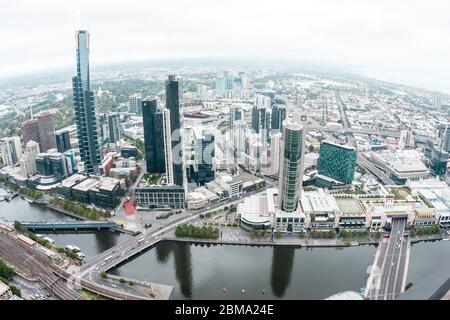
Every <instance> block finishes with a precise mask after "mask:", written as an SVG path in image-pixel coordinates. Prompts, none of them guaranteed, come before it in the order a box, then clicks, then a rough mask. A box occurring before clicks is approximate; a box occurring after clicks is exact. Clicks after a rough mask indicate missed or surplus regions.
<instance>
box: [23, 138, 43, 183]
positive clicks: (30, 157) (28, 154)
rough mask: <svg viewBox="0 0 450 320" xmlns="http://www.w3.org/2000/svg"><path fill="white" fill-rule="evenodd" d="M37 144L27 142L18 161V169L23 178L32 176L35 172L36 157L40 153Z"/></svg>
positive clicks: (31, 141)
mask: <svg viewBox="0 0 450 320" xmlns="http://www.w3.org/2000/svg"><path fill="white" fill-rule="evenodd" d="M40 152H41V151H40V149H39V144H38V143H37V142H35V141H33V140H30V141H28V143H27V144H26V146H25V152H24V154H23V157H22V159H21V160H20V169H21V172H22V175H23V176H24V177H28V176H32V175H34V174H35V173H36V172H37V168H36V156H37V155H38V154H39V153H40Z"/></svg>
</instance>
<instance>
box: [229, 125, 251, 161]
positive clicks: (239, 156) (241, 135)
mask: <svg viewBox="0 0 450 320" xmlns="http://www.w3.org/2000/svg"><path fill="white" fill-rule="evenodd" d="M232 132H233V137H232V138H233V140H232V142H233V149H234V156H235V159H236V163H237V164H244V153H245V141H246V138H247V133H248V126H247V123H245V121H244V120H237V121H236V122H235V123H234V125H233V131H232Z"/></svg>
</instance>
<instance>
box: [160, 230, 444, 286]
mask: <svg viewBox="0 0 450 320" xmlns="http://www.w3.org/2000/svg"><path fill="white" fill-rule="evenodd" d="M239 236H240V238H238V239H232V238H228V239H227V238H225V239H224V238H221V239H217V240H214V239H196V238H184V237H183V238H182V237H176V236H167V237H163V238H161V240H166V241H174V242H183V243H193V244H205V245H233V246H236V245H237V246H254V247H294V248H337V249H338V248H349V247H355V246H378V244H379V240H369V239H364V240H361V239H359V240H358V239H356V240H353V241H349V240H340V239H300V238H297V237H287V238H286V237H285V238H281V239H255V238H251V237H249V236H247V237H246V236H245V235H244V236H243V235H239ZM442 240H443V238H442V237H441V236H436V237H430V236H428V237H426V238H422V239H418V238H414V239H411V243H412V244H416V243H421V242H434V241H442ZM449 290H450V287H449Z"/></svg>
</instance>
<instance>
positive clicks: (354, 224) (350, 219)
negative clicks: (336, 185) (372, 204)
mask: <svg viewBox="0 0 450 320" xmlns="http://www.w3.org/2000/svg"><path fill="white" fill-rule="evenodd" d="M335 200H336V203H337V205H338V207H339V223H338V227H339V229H340V230H349V231H351V230H363V229H366V228H367V226H368V219H367V213H366V211H365V210H364V206H363V205H362V203H361V201H360V200H359V199H358V197H356V196H355V195H336V196H335ZM377 227H378V222H377V224H376V225H374V228H377Z"/></svg>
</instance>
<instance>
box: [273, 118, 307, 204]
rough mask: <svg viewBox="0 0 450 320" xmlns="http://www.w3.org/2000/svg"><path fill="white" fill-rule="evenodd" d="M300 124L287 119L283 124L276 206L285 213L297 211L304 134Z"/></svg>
mask: <svg viewBox="0 0 450 320" xmlns="http://www.w3.org/2000/svg"><path fill="white" fill-rule="evenodd" d="M305 121H306V119H305ZM302 122H303V119H302ZM302 122H300V121H294V120H290V119H288V120H285V122H284V123H283V135H282V141H281V152H280V172H279V174H278V176H279V190H278V206H279V208H280V209H281V210H283V211H285V212H294V211H295V210H297V207H298V201H299V198H300V193H301V188H302V183H303V166H304V153H305V135H306V132H305V128H304V125H303V123H302Z"/></svg>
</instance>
